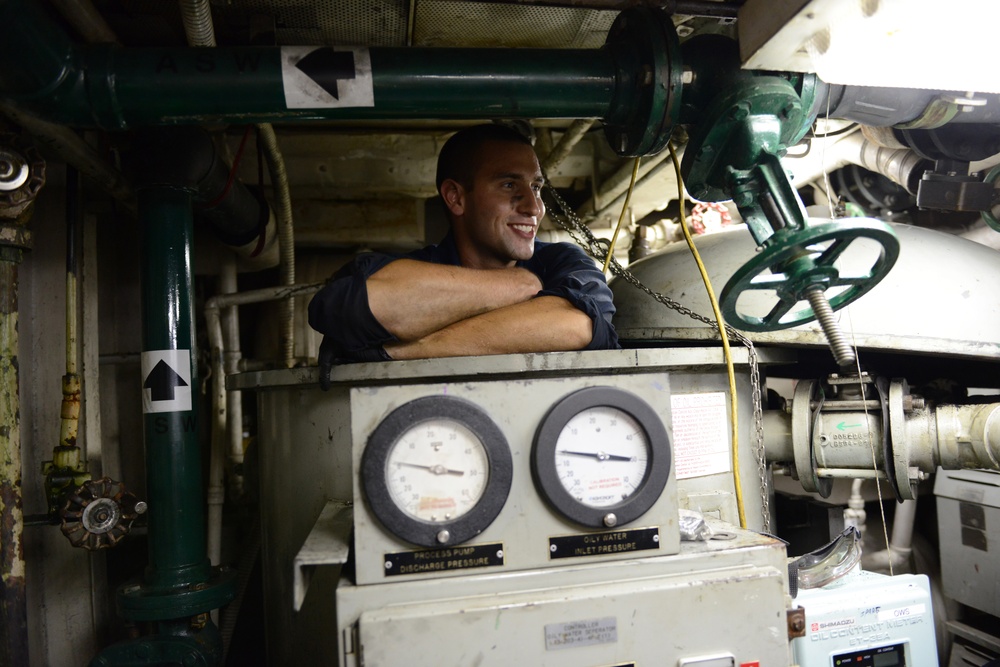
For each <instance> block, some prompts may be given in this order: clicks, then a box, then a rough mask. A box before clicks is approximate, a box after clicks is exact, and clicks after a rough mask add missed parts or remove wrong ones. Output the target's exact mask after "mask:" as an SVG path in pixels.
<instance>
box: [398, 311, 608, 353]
mask: <svg viewBox="0 0 1000 667" xmlns="http://www.w3.org/2000/svg"><path fill="white" fill-rule="evenodd" d="M593 324H594V323H593V321H592V320H591V319H590V317H589V316H588V315H587V314H586V313H584V312H583V311H581V310H578V309H577V308H575V307H574V306H573V305H572V304H571V303H570V302H569V301H567V300H566V299H563V298H561V297H556V296H542V297H538V298H536V299H531V300H530V301H525V302H522V303H517V304H513V305H510V306H506V307H504V308H499V309H496V310H491V311H489V312H487V313H483V314H481V315H476V316H473V317H470V318H467V319H464V320H461V321H459V322H456V323H454V324H452V325H450V326H448V327H445V328H443V329H441V330H439V331H435V332H433V333H430V334H428V335H427V336H424V337H423V338H420V339H419V340H416V341H413V342H409V343H393V344H390V345H386V346H385V350H386V352H388V353H389V356H391V357H392V358H393V359H428V358H435V357H461V356H471V355H484V354H513V353H524V352H554V351H559V350H581V349H583V348H585V347H587V345H588V344H589V343H590V340H591V336H592V335H593Z"/></svg>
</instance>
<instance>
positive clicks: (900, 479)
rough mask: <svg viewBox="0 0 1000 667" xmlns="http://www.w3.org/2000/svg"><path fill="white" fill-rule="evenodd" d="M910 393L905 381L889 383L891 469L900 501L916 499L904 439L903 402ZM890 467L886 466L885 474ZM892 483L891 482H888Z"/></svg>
mask: <svg viewBox="0 0 1000 667" xmlns="http://www.w3.org/2000/svg"><path fill="white" fill-rule="evenodd" d="M909 393H910V387H909V384H908V383H907V382H906V380H893V381H892V382H891V383H889V433H890V440H891V442H892V468H891V471H892V472H893V474H894V476H895V481H894V484H893V486H894V488H895V489H896V491H897V492H898V494H899V498H900V499H901V500H913V499H914V498H916V497H917V494H916V488H915V485H914V484H913V483H912V480H911V479H910V447H909V444H908V442H909V441H908V440H907V438H906V412H905V409H904V407H903V402H904V399H905V398H906V396H907V395H908V394H909ZM889 471H890V467H889V466H888V465H886V472H889ZM890 481H892V480H890Z"/></svg>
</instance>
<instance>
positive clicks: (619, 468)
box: [531, 387, 671, 528]
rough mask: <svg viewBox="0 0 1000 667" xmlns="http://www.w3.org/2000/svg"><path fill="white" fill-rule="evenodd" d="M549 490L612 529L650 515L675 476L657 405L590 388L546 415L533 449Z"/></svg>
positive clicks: (569, 514)
mask: <svg viewBox="0 0 1000 667" xmlns="http://www.w3.org/2000/svg"><path fill="white" fill-rule="evenodd" d="M531 463H532V473H533V475H534V478H535V484H536V486H537V487H538V490H539V492H540V493H541V495H542V496H543V497H544V498H545V499H546V500H547V501H548V502H549V504H550V505H551V506H552V507H553V508H554V509H555V510H556V511H557V512H559V513H560V514H562V515H563V516H565V517H566V518H568V519H571V520H573V521H575V522H577V523H580V524H583V525H585V526H592V527H604V528H610V527H613V526H617V525H622V524H625V523H628V522H630V521H633V520H635V519H637V518H638V517H640V516H642V514H644V513H645V512H646V511H647V510H649V508H650V507H652V506H653V504H654V503H655V502H656V500H657V499H658V498H659V496H660V493H661V492H662V491H663V487H664V485H665V484H666V482H667V478H668V477H669V475H670V465H671V462H670V442H669V440H668V438H667V433H666V429H665V428H664V426H663V422H662V420H661V419H660V417H659V415H657V414H656V411H655V410H653V408H652V407H650V405H649V404H648V403H646V402H645V401H644V400H642V399H641V398H639V397H638V396H636V395H634V394H631V393H629V392H627V391H624V390H621V389H617V388H615V387H588V388H586V389H581V390H580V391H577V392H575V393H573V394H570V395H569V396H567V397H565V398H564V399H562V400H561V401H560V402H559V403H557V404H556V405H555V406H554V407H553V408H552V410H550V411H549V413H548V414H547V415H546V417H545V419H544V420H543V422H542V424H541V426H540V427H539V429H538V432H537V433H536V436H535V443H534V447H533V448H532V460H531Z"/></svg>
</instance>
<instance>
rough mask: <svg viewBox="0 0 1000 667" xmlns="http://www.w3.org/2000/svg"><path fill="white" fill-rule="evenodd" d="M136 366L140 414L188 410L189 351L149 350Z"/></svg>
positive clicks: (141, 356) (189, 391) (189, 405)
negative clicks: (139, 394)
mask: <svg viewBox="0 0 1000 667" xmlns="http://www.w3.org/2000/svg"><path fill="white" fill-rule="evenodd" d="M140 366H141V368H142V411H143V412H144V413H147V414H148V413H150V412H185V411H187V410H190V409H191V350H149V351H147V352H143V353H142V355H140Z"/></svg>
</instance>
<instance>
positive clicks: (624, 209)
mask: <svg viewBox="0 0 1000 667" xmlns="http://www.w3.org/2000/svg"><path fill="white" fill-rule="evenodd" d="M638 175H639V158H636V159H635V164H634V165H632V181H631V182H630V183H629V184H628V192H627V193H626V195H625V205H624V206H622V214H621V215H620V216H618V226H617V227H615V235H614V236H612V237H611V246H610V247H609V248H608V256H607V257H605V258H604V272H605V273H607V272H608V267H609V266H611V256H612V255H613V254H614V252H615V244H616V243H618V232H620V231H621V230H622V223H623V222H625V214H626V213H627V212H628V205H629V202H630V201H632V190H633V189H634V188H635V179H636V177H637V176H638Z"/></svg>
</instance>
